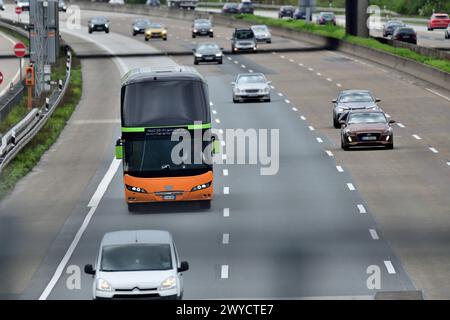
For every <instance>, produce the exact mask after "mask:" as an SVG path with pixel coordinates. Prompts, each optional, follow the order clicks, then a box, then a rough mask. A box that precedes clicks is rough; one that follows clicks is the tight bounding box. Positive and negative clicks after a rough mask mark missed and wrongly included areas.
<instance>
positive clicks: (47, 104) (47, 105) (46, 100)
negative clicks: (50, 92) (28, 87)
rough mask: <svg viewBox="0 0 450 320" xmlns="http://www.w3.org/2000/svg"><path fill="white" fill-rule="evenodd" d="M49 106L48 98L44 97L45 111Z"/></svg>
mask: <svg viewBox="0 0 450 320" xmlns="http://www.w3.org/2000/svg"><path fill="white" fill-rule="evenodd" d="M49 107H50V98H48V97H47V98H45V111H48V109H49Z"/></svg>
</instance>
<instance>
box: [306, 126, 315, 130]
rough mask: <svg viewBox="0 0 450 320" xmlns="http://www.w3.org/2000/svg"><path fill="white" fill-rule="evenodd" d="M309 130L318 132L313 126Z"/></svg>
mask: <svg viewBox="0 0 450 320" xmlns="http://www.w3.org/2000/svg"><path fill="white" fill-rule="evenodd" d="M308 129H309V131H314V130H316V129H314V127H313V126H309V127H308Z"/></svg>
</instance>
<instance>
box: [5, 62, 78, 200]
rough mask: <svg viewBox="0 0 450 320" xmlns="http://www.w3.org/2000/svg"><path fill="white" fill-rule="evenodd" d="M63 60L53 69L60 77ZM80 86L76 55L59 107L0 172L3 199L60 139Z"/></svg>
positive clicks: (74, 106) (75, 102) (63, 65)
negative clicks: (67, 85)
mask: <svg viewBox="0 0 450 320" xmlns="http://www.w3.org/2000/svg"><path fill="white" fill-rule="evenodd" d="M60 60H61V61H62V63H61V64H60V65H59V64H58V66H56V67H55V69H54V72H53V75H54V77H55V78H61V75H62V74H64V72H65V71H64V70H65V63H64V62H65V59H64V58H61V59H60ZM81 90H82V78H81V64H80V61H79V60H78V59H77V58H76V56H75V55H74V56H73V60H72V72H71V77H70V82H69V87H68V88H67V91H66V93H65V95H64V97H63V99H62V100H61V102H60V104H59V106H58V108H56V110H55V111H54V112H53V114H52V116H51V117H50V119H48V121H47V123H46V124H45V126H44V127H43V128H42V129H41V131H40V132H39V133H38V134H37V135H36V136H35V137H34V138H33V139H32V140H31V141H30V142H29V143H28V145H27V146H26V147H24V148H23V149H22V150H21V151H20V152H19V154H18V155H17V156H16V157H15V158H14V160H12V161H11V162H10V163H9V164H8V166H6V167H5V168H4V170H3V172H2V173H1V175H0V199H3V198H4V197H5V196H6V195H7V194H8V193H9V192H10V191H11V190H12V189H13V188H14V186H15V184H16V183H17V182H18V181H19V180H20V179H21V178H22V177H24V176H25V175H26V174H27V173H28V172H30V171H31V170H32V169H33V167H34V166H35V165H36V164H37V163H38V162H39V160H40V159H41V157H42V155H43V154H44V153H45V152H46V151H47V150H48V149H49V148H50V147H51V146H52V145H53V143H55V141H56V140H57V139H58V137H59V135H60V134H61V132H62V130H63V129H64V127H65V125H66V123H67V121H68V120H69V118H70V116H71V115H72V113H73V111H74V110H75V108H76V106H77V105H78V102H79V101H80V98H81Z"/></svg>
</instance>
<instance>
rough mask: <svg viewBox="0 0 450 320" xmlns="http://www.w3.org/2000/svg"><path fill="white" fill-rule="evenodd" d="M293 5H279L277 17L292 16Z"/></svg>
mask: <svg viewBox="0 0 450 320" xmlns="http://www.w3.org/2000/svg"><path fill="white" fill-rule="evenodd" d="M294 11H295V9H294V7H293V6H281V7H280V11H278V19H282V18H284V17H289V18H294Z"/></svg>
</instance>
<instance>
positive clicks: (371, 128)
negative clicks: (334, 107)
mask: <svg viewBox="0 0 450 320" xmlns="http://www.w3.org/2000/svg"><path fill="white" fill-rule="evenodd" d="M393 123H395V121H394V120H389V121H388V120H387V118H386V115H385V114H384V112H382V111H367V110H358V111H350V112H348V113H347V114H346V115H345V116H343V117H342V119H341V121H340V124H341V125H342V127H341V147H342V149H344V150H348V149H349V148H350V147H358V146H362V147H364V146H366V147H367V146H384V147H386V149H394V130H393V129H392V127H391V124H393Z"/></svg>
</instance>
